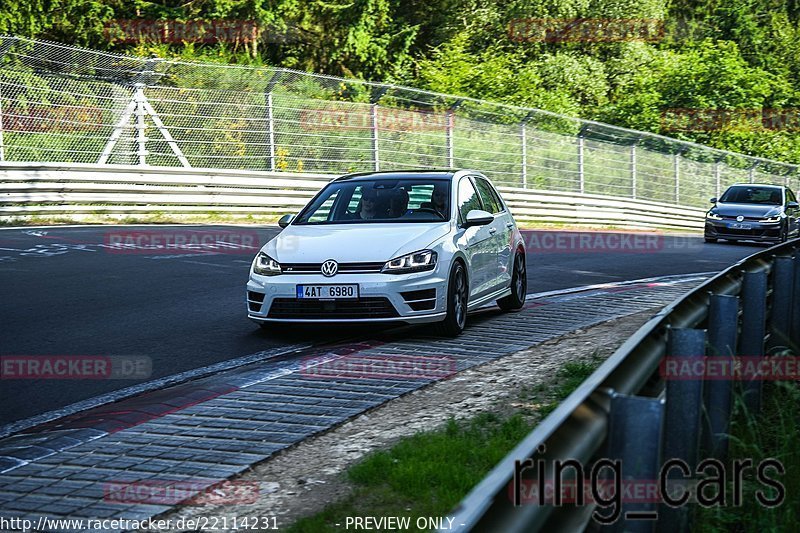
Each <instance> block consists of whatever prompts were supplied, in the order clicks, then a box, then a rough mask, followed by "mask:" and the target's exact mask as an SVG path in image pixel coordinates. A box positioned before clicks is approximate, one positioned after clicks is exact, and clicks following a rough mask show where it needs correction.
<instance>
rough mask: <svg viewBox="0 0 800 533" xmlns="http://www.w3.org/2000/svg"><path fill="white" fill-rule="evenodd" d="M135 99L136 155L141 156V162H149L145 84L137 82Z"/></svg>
mask: <svg viewBox="0 0 800 533" xmlns="http://www.w3.org/2000/svg"><path fill="white" fill-rule="evenodd" d="M134 91H135V92H134V99H135V100H136V110H135V111H134V114H135V115H136V126H135V127H136V143H137V145H138V147H139V149H138V150H137V152H136V155H137V156H138V157H139V164H140V165H146V164H147V124H145V121H144V116H145V115H146V114H147V111H145V108H144V85H142V84H141V83H137V84H136V89H134Z"/></svg>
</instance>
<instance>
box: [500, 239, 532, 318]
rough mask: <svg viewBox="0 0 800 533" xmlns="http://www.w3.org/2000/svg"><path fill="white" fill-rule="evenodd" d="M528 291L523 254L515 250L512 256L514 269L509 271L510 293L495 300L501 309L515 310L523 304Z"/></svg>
mask: <svg viewBox="0 0 800 533" xmlns="http://www.w3.org/2000/svg"><path fill="white" fill-rule="evenodd" d="M527 291H528V276H527V271H526V268H525V254H523V253H520V252H517V254H516V255H515V256H514V270H513V272H512V273H511V294H509V295H508V296H504V297H502V298H500V299H499V300H497V305H498V306H499V307H500V309H502V310H503V311H515V310H517V309H522V307H523V306H524V305H525V295H526V294H527Z"/></svg>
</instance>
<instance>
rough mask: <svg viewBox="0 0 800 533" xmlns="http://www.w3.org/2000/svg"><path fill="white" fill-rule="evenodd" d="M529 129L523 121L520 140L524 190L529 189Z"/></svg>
mask: <svg viewBox="0 0 800 533" xmlns="http://www.w3.org/2000/svg"><path fill="white" fill-rule="evenodd" d="M527 130H528V127H527V125H526V123H525V122H524V121H523V122H522V124H521V125H520V133H519V135H520V140H521V142H522V188H523V189H527V188H528V132H527Z"/></svg>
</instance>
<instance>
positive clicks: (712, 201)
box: [711, 196, 717, 204]
mask: <svg viewBox="0 0 800 533" xmlns="http://www.w3.org/2000/svg"><path fill="white" fill-rule="evenodd" d="M711 203H712V204H715V203H717V197H716V196H715V197H714V198H712V199H711Z"/></svg>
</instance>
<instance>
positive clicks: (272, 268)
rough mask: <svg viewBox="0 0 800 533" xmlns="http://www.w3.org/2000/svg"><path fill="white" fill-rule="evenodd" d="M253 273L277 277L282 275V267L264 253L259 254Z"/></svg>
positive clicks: (254, 262) (254, 263)
mask: <svg viewBox="0 0 800 533" xmlns="http://www.w3.org/2000/svg"><path fill="white" fill-rule="evenodd" d="M253 272H255V273H256V274H260V275H262V276H277V275H278V274H280V273H281V265H280V263H278V262H277V261H275V260H274V259H273V258H271V257H270V256H268V255H267V254H265V253H264V252H259V253H258V255H257V256H256V259H255V261H253Z"/></svg>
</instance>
